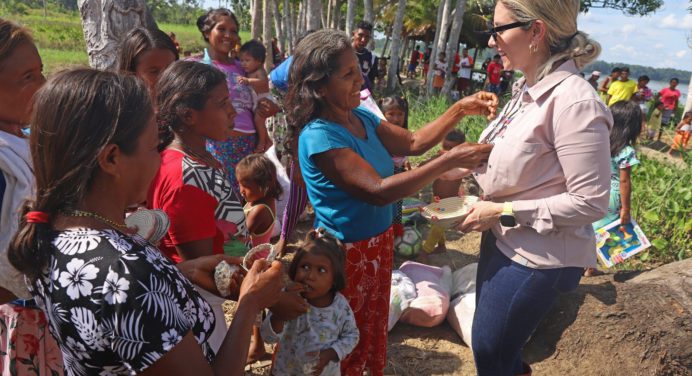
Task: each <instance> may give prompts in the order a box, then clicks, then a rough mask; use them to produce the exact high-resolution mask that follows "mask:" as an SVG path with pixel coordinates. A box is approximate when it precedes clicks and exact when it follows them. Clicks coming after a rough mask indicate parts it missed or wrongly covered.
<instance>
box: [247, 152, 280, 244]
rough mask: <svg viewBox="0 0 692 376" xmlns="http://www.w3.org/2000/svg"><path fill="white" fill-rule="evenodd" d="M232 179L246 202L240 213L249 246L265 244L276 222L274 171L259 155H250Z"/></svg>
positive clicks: (275, 181) (277, 194) (278, 191)
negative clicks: (244, 222) (245, 221)
mask: <svg viewBox="0 0 692 376" xmlns="http://www.w3.org/2000/svg"><path fill="white" fill-rule="evenodd" d="M235 176H236V179H238V184H239V186H240V194H241V195H242V196H243V198H244V199H245V202H246V204H245V207H244V208H243V211H244V212H245V217H246V218H247V227H248V230H249V232H250V238H251V239H252V246H253V247H254V246H256V245H259V244H262V243H269V239H270V238H271V236H272V230H273V229H274V222H275V220H276V215H275V214H274V213H275V212H276V200H277V199H278V198H279V196H281V194H282V193H283V189H282V188H281V184H279V181H278V180H277V179H276V167H274V164H273V163H272V162H271V161H270V160H269V158H267V157H265V156H264V155H263V154H250V155H248V156H247V157H245V158H243V159H242V160H241V161H240V162H239V163H238V166H237V167H236V170H235Z"/></svg>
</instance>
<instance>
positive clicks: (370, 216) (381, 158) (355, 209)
mask: <svg viewBox="0 0 692 376" xmlns="http://www.w3.org/2000/svg"><path fill="white" fill-rule="evenodd" d="M353 114H354V115H356V116H357V117H358V118H359V119H360V121H361V122H362V123H363V126H364V127H365V131H366V133H367V139H360V138H358V137H356V136H354V135H352V134H351V133H350V132H349V131H348V130H346V128H344V127H342V126H340V125H339V124H336V123H333V122H330V121H327V120H323V119H315V120H313V121H311V122H310V123H308V124H307V125H306V126H305V127H304V128H303V131H302V132H301V133H300V137H299V139H298V160H299V161H300V169H301V172H302V173H303V179H304V180H305V186H306V187H307V192H308V197H309V198H310V202H311V203H312V206H313V207H314V209H315V217H316V218H315V228H318V227H323V228H324V229H325V230H327V231H329V232H330V233H332V234H334V236H336V237H337V238H339V239H340V240H341V241H344V242H348V243H351V242H356V241H359V240H365V239H369V238H371V237H373V236H375V235H379V234H381V233H383V232H384V231H385V230H386V229H387V228H389V227H390V226H391V225H392V214H393V213H392V210H393V206H392V205H391V204H388V205H384V206H376V205H371V204H368V203H366V202H363V201H362V200H360V199H358V198H356V197H353V196H352V195H351V194H349V193H347V192H346V191H344V190H342V189H341V188H339V187H337V186H336V185H334V183H332V181H331V180H329V179H327V177H326V176H324V174H323V173H322V171H320V170H319V169H318V168H317V165H316V164H315V161H314V160H313V158H312V157H313V156H314V155H316V154H320V153H324V152H326V151H329V150H332V149H343V148H348V149H351V150H353V151H354V152H355V153H356V154H358V155H360V156H361V157H362V158H363V159H365V161H367V162H368V163H370V165H371V166H372V167H373V168H374V169H375V171H377V173H378V174H379V175H380V177H382V178H386V177H389V176H391V175H392V174H394V163H393V162H392V157H391V155H390V154H389V152H388V151H387V149H386V148H385V147H384V145H382V142H381V141H380V139H379V137H378V136H377V132H376V130H377V127H378V126H379V125H380V118H378V117H377V116H376V115H375V114H373V113H372V112H370V111H368V110H367V109H365V108H363V107H358V108H356V109H354V110H353Z"/></svg>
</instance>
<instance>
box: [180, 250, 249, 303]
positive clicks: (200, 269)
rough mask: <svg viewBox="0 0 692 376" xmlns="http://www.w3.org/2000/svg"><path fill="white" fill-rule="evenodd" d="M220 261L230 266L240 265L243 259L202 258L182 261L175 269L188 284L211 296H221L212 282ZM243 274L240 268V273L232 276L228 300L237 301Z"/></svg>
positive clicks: (229, 257) (228, 257)
mask: <svg viewBox="0 0 692 376" xmlns="http://www.w3.org/2000/svg"><path fill="white" fill-rule="evenodd" d="M221 261H226V262H227V263H228V264H230V265H241V264H242V262H243V259H241V258H239V257H232V256H226V255H212V256H202V257H198V258H196V259H192V260H187V261H183V262H181V263H179V264H178V265H177V267H178V269H179V270H180V272H181V273H183V275H184V276H185V277H187V279H189V280H190V282H192V283H194V284H195V285H197V286H199V287H201V288H203V289H205V290H207V291H209V292H211V293H212V294H215V295H218V296H221V294H220V293H219V290H218V289H217V288H216V283H215V282H214V269H215V268H216V265H218V264H219V263H220V262H221ZM244 274H245V271H244V270H243V269H242V268H240V272H238V273H234V274H233V278H232V279H231V287H230V291H231V295H230V299H232V300H238V294H239V293H240V285H241V283H242V282H243V275H244Z"/></svg>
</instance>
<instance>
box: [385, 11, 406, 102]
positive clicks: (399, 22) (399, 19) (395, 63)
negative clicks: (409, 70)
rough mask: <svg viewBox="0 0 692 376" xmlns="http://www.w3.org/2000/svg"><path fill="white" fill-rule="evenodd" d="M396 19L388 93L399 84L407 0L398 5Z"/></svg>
mask: <svg viewBox="0 0 692 376" xmlns="http://www.w3.org/2000/svg"><path fill="white" fill-rule="evenodd" d="M397 7H398V8H397V11H396V18H395V19H394V26H392V52H391V53H390V54H389V56H390V59H389V68H388V69H387V91H389V92H392V91H394V88H395V87H396V84H397V83H398V82H399V79H398V73H399V54H400V49H401V45H402V44H403V39H404V38H403V36H402V31H403V28H404V12H405V11H406V0H399V1H398V4H397Z"/></svg>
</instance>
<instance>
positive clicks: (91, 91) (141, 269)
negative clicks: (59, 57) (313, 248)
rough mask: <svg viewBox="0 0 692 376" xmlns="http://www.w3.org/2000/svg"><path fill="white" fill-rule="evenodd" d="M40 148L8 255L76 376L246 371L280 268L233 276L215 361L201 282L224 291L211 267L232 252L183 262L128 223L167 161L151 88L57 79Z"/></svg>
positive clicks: (46, 96)
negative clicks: (232, 296) (233, 304)
mask: <svg viewBox="0 0 692 376" xmlns="http://www.w3.org/2000/svg"><path fill="white" fill-rule="evenodd" d="M30 143H31V152H32V158H33V164H34V169H35V174H36V182H37V197H36V201H35V202H29V203H28V204H27V206H26V208H25V213H24V216H23V219H22V223H21V224H20V227H19V232H18V234H17V236H16V237H15V239H14V241H13V244H12V245H11V247H10V250H9V258H10V261H11V262H12V264H13V265H14V266H15V267H16V268H17V269H18V270H20V271H22V272H23V273H24V274H25V275H26V276H27V280H28V281H29V284H30V290H31V293H32V294H33V296H34V298H35V299H36V300H37V302H38V304H39V306H41V307H42V308H43V309H44V310H45V311H46V314H47V318H48V323H49V325H50V329H51V333H52V334H53V336H54V337H55V338H56V340H57V341H58V344H59V345H60V348H61V351H62V353H63V357H64V362H65V370H66V372H67V374H69V375H92V374H99V375H129V374H136V373H143V374H176V375H184V374H195V375H200V374H205V375H206V374H220V373H222V372H223V373H224V374H241V373H242V369H243V367H244V365H245V359H246V354H247V349H248V344H249V338H250V330H251V328H252V324H253V322H254V319H255V317H256V315H257V313H258V312H259V311H260V310H261V309H263V308H265V307H267V306H269V305H271V304H273V303H274V302H275V301H274V300H275V298H274V297H275V296H276V295H277V294H278V292H279V291H280V289H281V281H280V265H279V264H278V263H277V264H274V265H272V266H271V267H269V268H266V266H267V265H266V264H262V265H260V264H257V265H256V266H254V267H253V269H252V270H251V271H250V272H249V273H248V274H247V276H246V277H245V279H244V280H243V281H242V285H241V281H240V280H239V279H236V280H234V282H233V286H232V287H233V289H234V290H235V292H236V293H237V294H238V301H239V303H238V312H239V313H236V315H235V318H234V321H233V323H232V325H231V328H230V330H229V331H228V333H227V335H226V338H225V340H224V343H223V345H222V346H221V348H220V349H219V353H218V354H217V356H215V354H214V353H213V352H212V351H211V350H210V348H209V345H208V343H207V339H208V337H209V335H210V333H211V330H212V328H213V327H214V316H213V314H212V312H211V308H210V306H209V304H208V303H207V302H206V301H205V300H204V299H203V298H202V297H201V296H200V295H199V293H198V292H197V291H196V290H195V289H194V288H193V286H192V284H191V283H190V280H192V281H193V282H194V283H195V284H197V285H199V286H201V287H203V288H204V289H207V290H209V291H212V292H216V293H218V291H217V290H216V288H215V286H214V282H213V276H212V271H213V269H214V267H215V266H216V264H217V263H218V262H219V261H220V260H221V259H224V256H221V255H217V256H208V257H201V258H198V259H196V260H192V261H188V262H182V263H180V264H178V266H177V267H176V266H174V265H173V264H172V263H171V262H170V261H169V260H168V259H166V258H165V256H163V255H162V254H161V253H160V252H159V251H158V250H157V249H156V248H155V247H154V246H152V245H151V244H149V243H148V242H147V241H146V240H144V239H143V238H141V237H140V236H138V235H134V234H132V231H131V230H130V229H128V228H126V226H125V225H124V223H123V219H124V212H125V209H126V208H127V207H128V206H130V205H132V204H135V203H139V202H142V201H143V200H144V199H145V198H146V193H147V189H148V187H149V183H150V182H151V180H152V178H153V176H154V174H155V173H156V171H157V169H158V166H159V164H160V157H159V154H158V151H157V146H158V143H159V139H158V132H157V128H156V125H155V122H154V117H153V110H152V106H151V102H150V99H149V95H148V93H147V91H146V88H145V87H144V85H143V84H142V83H141V82H140V81H138V80H137V79H135V78H133V77H124V76H118V75H116V74H114V73H108V72H99V71H95V70H91V69H80V70H74V71H68V72H64V73H60V74H58V75H56V76H54V77H53V78H52V79H51V80H50V81H49V82H48V83H47V84H46V86H45V87H44V88H43V89H42V90H41V91H39V93H38V94H37V97H36V102H35V114H34V117H33V119H32V129H31V142H30ZM226 259H227V260H228V261H230V262H235V263H237V262H238V261H239V260H237V259H231V258H226ZM188 278H189V279H190V280H188Z"/></svg>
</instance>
